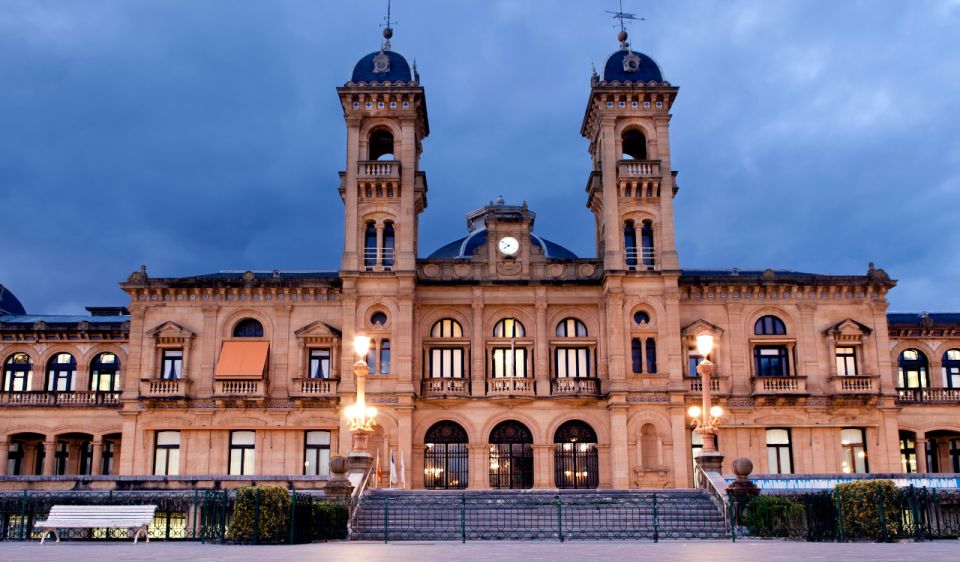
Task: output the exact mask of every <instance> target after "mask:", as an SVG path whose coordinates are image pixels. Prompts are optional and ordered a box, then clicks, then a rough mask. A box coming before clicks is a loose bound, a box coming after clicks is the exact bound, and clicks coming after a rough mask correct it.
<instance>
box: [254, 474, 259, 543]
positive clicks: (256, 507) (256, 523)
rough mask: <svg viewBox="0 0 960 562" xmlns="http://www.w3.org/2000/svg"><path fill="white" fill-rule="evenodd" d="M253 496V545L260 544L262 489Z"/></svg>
mask: <svg viewBox="0 0 960 562" xmlns="http://www.w3.org/2000/svg"><path fill="white" fill-rule="evenodd" d="M254 490H255V492H254V494H253V497H254V502H253V544H260V487H259V486H258V487H256V488H254Z"/></svg>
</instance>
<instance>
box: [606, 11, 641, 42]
mask: <svg viewBox="0 0 960 562" xmlns="http://www.w3.org/2000/svg"><path fill="white" fill-rule="evenodd" d="M605 11H606V12H607V13H608V14H613V19H615V20H620V33H619V34H617V38H618V39H620V48H621V49H626V48H627V47H629V46H630V45H629V43H627V24H626V21H625V20H630V21H647V19H646V18H638V17H637V14H630V13H627V12H624V11H623V0H620V10H619V11H617V12H611V11H610V10H605Z"/></svg>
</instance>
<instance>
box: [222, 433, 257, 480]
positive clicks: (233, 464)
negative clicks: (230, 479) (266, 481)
mask: <svg viewBox="0 0 960 562" xmlns="http://www.w3.org/2000/svg"><path fill="white" fill-rule="evenodd" d="M256 441H257V432H256V431H231V432H230V466H229V473H228V474H231V475H235V476H244V475H249V474H254V473H255V471H256V464H255V462H254V459H255V456H254V455H255V453H256Z"/></svg>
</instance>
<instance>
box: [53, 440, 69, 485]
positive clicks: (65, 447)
mask: <svg viewBox="0 0 960 562" xmlns="http://www.w3.org/2000/svg"><path fill="white" fill-rule="evenodd" d="M53 456H54V459H53V473H54V474H55V475H56V476H63V475H65V474H66V473H67V461H68V460H70V444H69V443H67V442H66V441H57V450H56V452H54V455H53Z"/></svg>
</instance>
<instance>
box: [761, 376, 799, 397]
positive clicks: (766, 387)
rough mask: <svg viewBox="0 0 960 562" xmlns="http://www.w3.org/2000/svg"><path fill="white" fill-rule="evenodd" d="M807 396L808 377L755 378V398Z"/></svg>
mask: <svg viewBox="0 0 960 562" xmlns="http://www.w3.org/2000/svg"><path fill="white" fill-rule="evenodd" d="M796 394H807V377H753V395H754V396H778V395H796Z"/></svg>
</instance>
